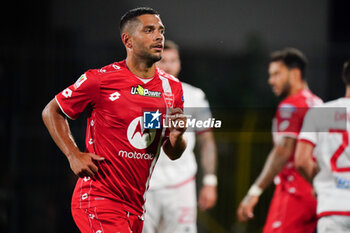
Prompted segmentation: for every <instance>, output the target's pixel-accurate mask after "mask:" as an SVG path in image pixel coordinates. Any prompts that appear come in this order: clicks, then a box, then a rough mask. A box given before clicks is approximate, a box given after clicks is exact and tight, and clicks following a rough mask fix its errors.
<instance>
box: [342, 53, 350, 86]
mask: <svg viewBox="0 0 350 233" xmlns="http://www.w3.org/2000/svg"><path fill="white" fill-rule="evenodd" d="M343 80H344V82H345V85H346V86H349V85H350V59H348V60H347V61H346V62H345V63H344V66H343Z"/></svg>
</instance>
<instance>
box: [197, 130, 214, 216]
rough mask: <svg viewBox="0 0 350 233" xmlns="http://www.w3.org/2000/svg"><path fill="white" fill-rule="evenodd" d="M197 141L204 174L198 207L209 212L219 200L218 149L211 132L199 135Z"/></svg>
mask: <svg viewBox="0 0 350 233" xmlns="http://www.w3.org/2000/svg"><path fill="white" fill-rule="evenodd" d="M197 141H198V145H199V152H200V156H201V166H202V169H203V173H204V177H203V187H202V189H201V190H200V193H199V200H198V205H199V208H200V209H201V210H207V209H210V208H212V207H214V205H215V204H216V200H217V188H216V187H217V177H216V166H217V149H216V144H215V140H214V135H213V132H212V131H211V130H209V131H205V132H201V133H199V134H197Z"/></svg>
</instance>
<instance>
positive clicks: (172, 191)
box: [143, 40, 217, 233]
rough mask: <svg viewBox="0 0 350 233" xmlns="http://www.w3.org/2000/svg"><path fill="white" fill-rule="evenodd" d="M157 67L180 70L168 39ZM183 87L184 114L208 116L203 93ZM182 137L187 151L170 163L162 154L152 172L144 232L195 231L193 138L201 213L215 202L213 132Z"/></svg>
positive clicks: (186, 86) (192, 88)
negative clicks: (199, 176) (199, 170)
mask: <svg viewBox="0 0 350 233" xmlns="http://www.w3.org/2000/svg"><path fill="white" fill-rule="evenodd" d="M157 66H158V67H159V68H161V69H163V70H164V71H166V72H167V73H170V74H172V75H174V76H177V75H178V74H179V72H180V69H181V62H180V56H179V49H178V46H177V45H176V44H175V43H174V42H172V41H169V40H168V41H166V42H165V45H164V52H163V55H162V59H161V60H160V61H159V62H158V63H157ZM182 87H183V91H184V99H185V102H184V107H185V109H184V111H185V114H186V115H192V117H193V118H197V119H208V118H209V117H211V113H210V109H209V104H208V101H207V100H206V97H205V94H204V92H203V91H202V90H201V89H199V88H196V87H193V86H191V85H189V84H187V83H184V82H182ZM191 107H196V108H191ZM191 131H192V132H191ZM185 134H186V136H187V139H188V140H187V148H186V150H185V152H184V154H183V155H182V156H181V158H180V159H178V160H176V161H171V160H169V159H168V158H167V157H166V156H164V155H163V152H162V153H161V156H160V157H159V161H158V163H157V165H156V167H155V169H154V172H153V175H152V179H151V182H150V188H149V190H148V191H147V193H146V199H147V201H146V215H145V224H144V230H143V232H144V233H154V232H162V233H176V232H177V233H181V232H188V233H195V232H197V228H196V216H197V201H196V185H195V175H196V172H197V164H196V159H195V154H194V152H193V150H194V147H195V143H196V139H197V142H198V144H199V153H200V154H201V163H202V168H203V172H204V178H203V187H202V189H201V191H200V194H199V201H198V205H199V208H200V209H201V210H207V209H209V208H212V207H213V206H214V205H215V203H216V199H217V190H216V185H217V178H216V160H217V158H216V145H215V141H214V137H213V133H212V131H211V130H208V129H207V130H203V129H202V130H201V129H199V130H197V131H195V132H193V129H187V132H186V133H185Z"/></svg>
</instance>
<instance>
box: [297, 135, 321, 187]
mask: <svg viewBox="0 0 350 233" xmlns="http://www.w3.org/2000/svg"><path fill="white" fill-rule="evenodd" d="M313 150H314V145H313V144H311V143H308V142H307V141H304V140H299V141H298V143H297V146H296V151H295V159H294V162H295V167H296V168H297V169H298V171H299V173H300V174H301V175H302V176H303V177H304V178H305V179H306V180H307V181H308V182H309V183H312V180H313V178H314V177H315V175H316V174H317V172H318V170H319V169H318V165H317V163H316V162H315V161H314V160H313V159H312V152H313Z"/></svg>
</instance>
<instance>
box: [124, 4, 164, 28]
mask: <svg viewBox="0 0 350 233" xmlns="http://www.w3.org/2000/svg"><path fill="white" fill-rule="evenodd" d="M146 14H150V15H159V13H158V12H157V11H156V10H154V9H152V8H150V7H138V8H135V9H131V10H129V11H128V12H126V13H125V14H124V15H123V16H122V17H121V19H120V23H119V29H120V33H122V32H123V30H124V28H125V25H126V24H127V23H128V22H131V21H133V20H136V18H137V17H139V16H141V15H146Z"/></svg>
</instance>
